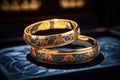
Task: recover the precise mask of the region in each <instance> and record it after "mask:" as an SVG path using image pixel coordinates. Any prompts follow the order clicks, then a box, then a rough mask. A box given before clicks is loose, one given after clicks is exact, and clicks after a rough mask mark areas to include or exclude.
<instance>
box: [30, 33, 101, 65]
mask: <svg viewBox="0 0 120 80" xmlns="http://www.w3.org/2000/svg"><path fill="white" fill-rule="evenodd" d="M72 45H80V46H84V48H78V49H70V50H56V49H39V48H34V47H30V54H31V56H32V57H33V58H34V59H36V60H37V61H39V62H43V63H48V64H81V63H85V62H89V61H91V60H93V59H94V58H96V57H97V56H98V55H99V53H100V48H99V45H98V44H97V42H96V40H95V39H94V38H92V37H88V36H83V35H79V36H78V39H77V41H76V42H74V43H72ZM72 45H71V47H72Z"/></svg>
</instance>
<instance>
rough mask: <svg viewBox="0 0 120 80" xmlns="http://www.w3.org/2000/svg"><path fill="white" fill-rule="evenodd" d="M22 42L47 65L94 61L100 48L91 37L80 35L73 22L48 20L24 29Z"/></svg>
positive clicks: (38, 59) (36, 57) (31, 53)
mask: <svg viewBox="0 0 120 80" xmlns="http://www.w3.org/2000/svg"><path fill="white" fill-rule="evenodd" d="M23 38H24V40H25V42H26V43H27V44H29V45H30V55H31V56H32V57H33V58H34V59H36V60H37V61H39V62H42V63H48V64H81V63H85V62H89V61H91V60H93V59H94V58H96V57H97V56H98V54H99V51H100V48H99V45H98V43H97V42H96V40H95V39H94V38H91V37H88V36H84V35H80V28H79V27H78V24H77V23H76V22H75V21H72V20H68V19H50V20H44V21H40V22H36V23H33V24H31V25H29V26H28V27H26V28H25V30H24V36H23Z"/></svg>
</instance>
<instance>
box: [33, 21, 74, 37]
mask: <svg viewBox="0 0 120 80" xmlns="http://www.w3.org/2000/svg"><path fill="white" fill-rule="evenodd" d="M73 26H74V24H73V23H72V22H68V21H44V22H41V23H37V24H35V25H33V27H32V29H31V34H33V35H41V36H42V35H43V36H44V35H53V34H60V33H65V32H68V31H71V30H72V29H73V28H74V27H73Z"/></svg>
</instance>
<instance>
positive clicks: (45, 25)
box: [23, 19, 80, 48]
mask: <svg viewBox="0 0 120 80" xmlns="http://www.w3.org/2000/svg"><path fill="white" fill-rule="evenodd" d="M51 29H68V30H69V31H67V32H63V33H57V34H50V35H49V34H47V35H35V34H34V33H36V32H38V31H44V30H51ZM79 34H80V29H79V28H78V24H77V23H76V22H74V21H72V20H67V19H50V20H44V21H40V22H36V23H33V24H31V25H29V26H28V27H26V28H25V30H24V36H23V38H24V40H25V42H26V43H27V44H29V45H31V46H33V47H35V48H53V47H58V46H63V45H67V44H70V43H72V42H74V41H75V40H76V38H77V36H78V35H79Z"/></svg>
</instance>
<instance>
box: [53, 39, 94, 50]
mask: <svg viewBox="0 0 120 80" xmlns="http://www.w3.org/2000/svg"><path fill="white" fill-rule="evenodd" d="M91 46H92V43H91V42H86V41H81V40H76V41H75V42H74V43H72V44H69V45H65V46H61V47H56V48H51V49H52V50H75V49H83V48H87V47H91Z"/></svg>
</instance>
